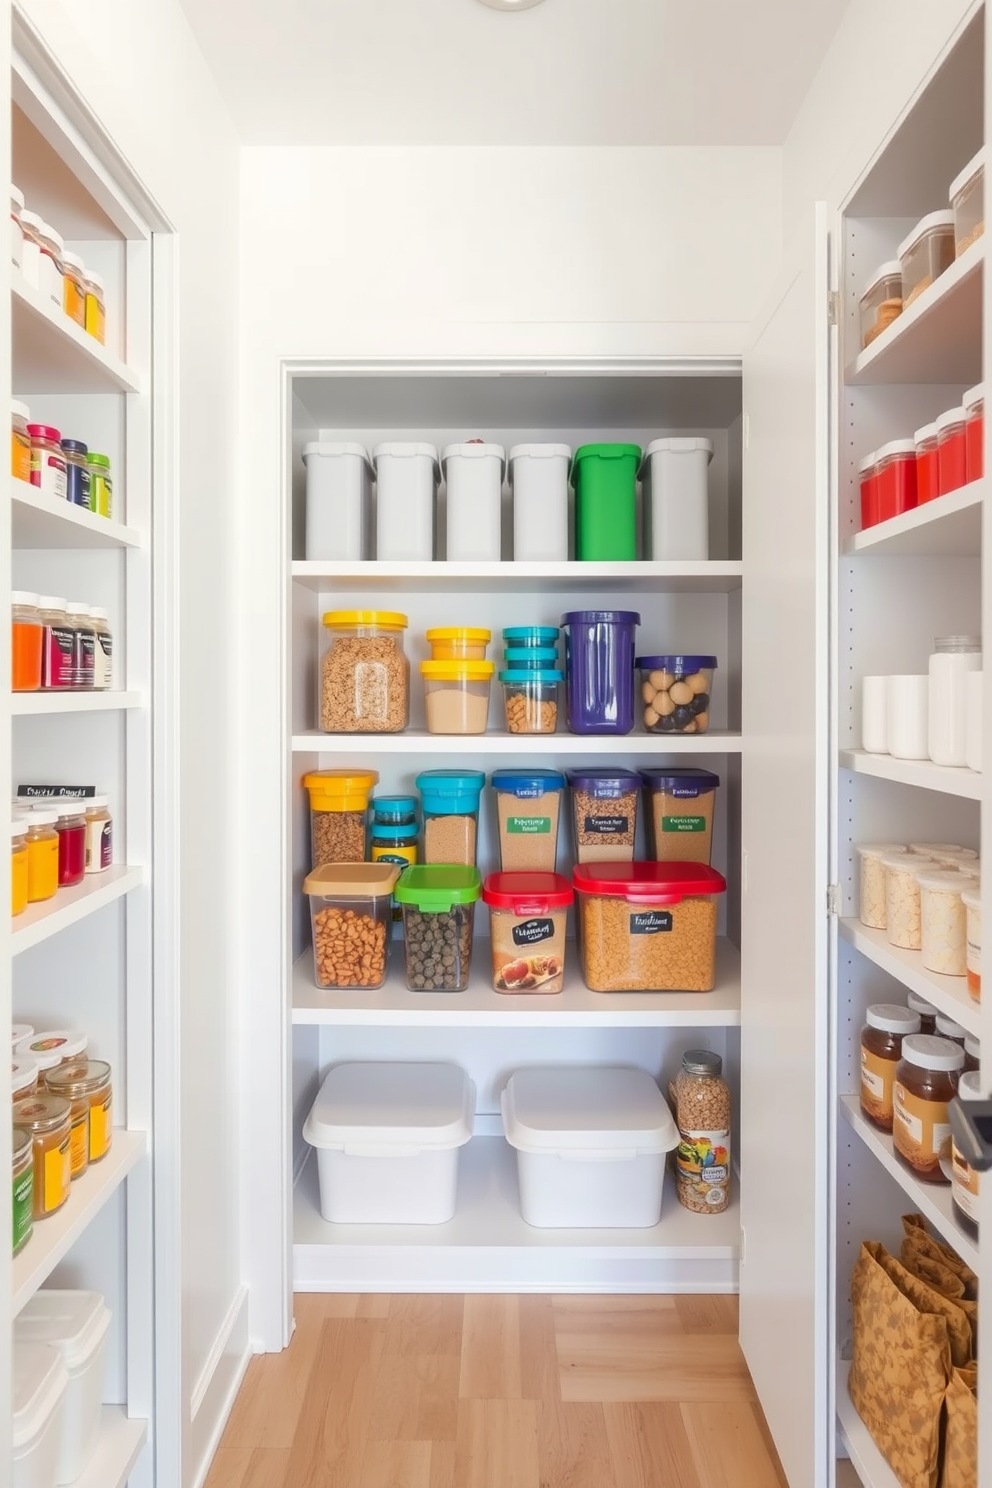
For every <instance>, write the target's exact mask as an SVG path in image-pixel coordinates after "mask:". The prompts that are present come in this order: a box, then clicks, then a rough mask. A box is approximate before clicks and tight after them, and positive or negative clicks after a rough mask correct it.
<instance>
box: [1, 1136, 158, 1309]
mask: <svg viewBox="0 0 992 1488" xmlns="http://www.w3.org/2000/svg"><path fill="white" fill-rule="evenodd" d="M147 1146H148V1139H147V1137H146V1135H145V1133H144V1132H132V1131H125V1130H124V1129H123V1128H121V1127H115V1128H114V1140H113V1142H112V1144H111V1148H110V1151H109V1152H108V1153H107V1155H106V1157H105V1158H103V1159H102V1160H101V1161H100V1162H98V1163H93V1165H92V1166H91V1167H89V1168H88V1169H87V1170H86V1172H85V1173H83V1175H82V1176H81V1177H80V1178H77V1179H75V1181H74V1182H73V1185H72V1190H71V1192H70V1194H69V1197H68V1199H67V1200H66V1202H65V1203H64V1204H63V1205H62V1208H61V1209H59V1210H58V1212H57V1213H55V1214H52V1215H50V1216H49V1218H48V1219H43V1220H38V1221H36V1223H35V1227H34V1234H33V1235H32V1236H31V1239H30V1240H29V1241H28V1243H27V1245H25V1247H24V1249H23V1250H22V1251H21V1253H20V1255H17V1256H15V1257H14V1259H13V1263H12V1266H13V1312H14V1314H15V1315H16V1314H17V1313H18V1312H20V1310H21V1308H22V1307H23V1306H24V1304H25V1302H27V1301H28V1300H29V1299H30V1298H31V1297H33V1296H34V1294H35V1292H36V1291H37V1290H38V1288H39V1287H40V1286H42V1285H43V1283H44V1282H45V1281H47V1279H48V1277H49V1276H50V1275H51V1274H52V1272H53V1271H54V1270H55V1267H56V1266H57V1265H58V1263H59V1261H61V1260H62V1258H63V1257H64V1256H65V1255H67V1254H68V1252H69V1251H70V1250H71V1249H72V1247H73V1245H75V1243H76V1241H77V1240H78V1239H79V1237H80V1235H81V1234H82V1233H83V1231H84V1230H85V1229H86V1226H87V1225H88V1224H89V1222H90V1220H91V1219H92V1218H93V1217H94V1215H96V1214H98V1213H99V1212H100V1210H101V1209H102V1208H103V1206H104V1204H105V1203H106V1202H107V1200H108V1199H109V1198H110V1196H111V1194H112V1193H113V1192H114V1191H115V1189H117V1188H119V1187H120V1185H121V1184H122V1183H123V1182H124V1179H125V1178H126V1177H127V1175H128V1173H130V1171H131V1169H132V1168H133V1167H135V1166H136V1165H137V1163H139V1162H140V1161H141V1159H142V1158H143V1157H144V1155H145V1151H146V1149H147Z"/></svg>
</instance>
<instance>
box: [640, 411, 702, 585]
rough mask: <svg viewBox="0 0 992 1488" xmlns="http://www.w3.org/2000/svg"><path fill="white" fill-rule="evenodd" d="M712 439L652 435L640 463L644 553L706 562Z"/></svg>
mask: <svg viewBox="0 0 992 1488" xmlns="http://www.w3.org/2000/svg"><path fill="white" fill-rule="evenodd" d="M712 458H713V444H712V441H711V440H709V439H654V440H652V441H651V443H650V444H649V445H648V447H647V450H646V451H645V455H644V460H643V462H642V464H641V480H642V481H643V483H644V556H645V558H653V559H656V560H674V559H682V560H683V561H692V562H699V563H705V562H706V561H707V559H708V558H709V556H710V524H709V496H708V490H707V485H708V482H707V467H708V466H709V463H710V461H711V460H712Z"/></svg>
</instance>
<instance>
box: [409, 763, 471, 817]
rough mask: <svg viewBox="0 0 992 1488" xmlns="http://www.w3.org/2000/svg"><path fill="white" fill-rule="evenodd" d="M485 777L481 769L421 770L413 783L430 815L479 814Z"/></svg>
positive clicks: (425, 809)
mask: <svg viewBox="0 0 992 1488" xmlns="http://www.w3.org/2000/svg"><path fill="white" fill-rule="evenodd" d="M485 783H486V777H485V775H484V773H483V772H482V771H481V770H422V771H421V773H420V774H419V775H418V776H417V778H416V780H415V781H414V784H415V785H416V787H417V789H418V791H419V792H420V800H421V804H422V805H423V808H424V811H425V812H428V813H429V814H430V815H431V816H466V815H471V814H472V813H478V810H479V798H480V796H481V795H482V787H483V786H484V785H485Z"/></svg>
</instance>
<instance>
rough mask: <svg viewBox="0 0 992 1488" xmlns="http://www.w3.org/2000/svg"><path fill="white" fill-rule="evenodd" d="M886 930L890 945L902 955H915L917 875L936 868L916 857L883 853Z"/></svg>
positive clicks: (918, 927)
mask: <svg viewBox="0 0 992 1488" xmlns="http://www.w3.org/2000/svg"><path fill="white" fill-rule="evenodd" d="M881 861H882V867H883V868H884V869H885V929H886V933H887V935H888V937H889V944H890V945H894V946H899V947H900V948H901V949H902V950H904V951H918V950H919V949H920V945H921V934H922V924H921V916H922V909H921V905H920V875H921V874H923V873H932V872H933V871H934V870H935V869H936V868H937V867H938V866H939V865H938V864H937V863H935V862H933V861H932V859H930V858H924V857H921V855H920V854H919V853H904V852H895V853H886V855H885V856H884V857H883V858H882V860H881Z"/></svg>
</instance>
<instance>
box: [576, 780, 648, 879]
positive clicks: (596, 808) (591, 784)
mask: <svg viewBox="0 0 992 1488" xmlns="http://www.w3.org/2000/svg"><path fill="white" fill-rule="evenodd" d="M568 783H569V785H570V786H571V787H572V818H573V824H574V829H575V861H576V862H577V863H621V862H623V863H631V862H633V860H634V838H635V836H636V833H637V805H638V801H639V799H640V794H641V777H640V775H637V774H635V772H634V771H633V770H606V769H601V770H569V772H568Z"/></svg>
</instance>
